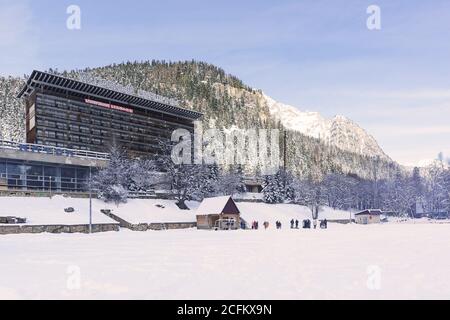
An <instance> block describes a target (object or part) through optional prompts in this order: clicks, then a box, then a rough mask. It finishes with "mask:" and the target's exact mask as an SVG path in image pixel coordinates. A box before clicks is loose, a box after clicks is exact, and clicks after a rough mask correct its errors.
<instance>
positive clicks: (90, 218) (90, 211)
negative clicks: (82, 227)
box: [89, 166, 92, 233]
mask: <svg viewBox="0 0 450 320" xmlns="http://www.w3.org/2000/svg"><path fill="white" fill-rule="evenodd" d="M89 233H92V167H91V166H90V167H89Z"/></svg>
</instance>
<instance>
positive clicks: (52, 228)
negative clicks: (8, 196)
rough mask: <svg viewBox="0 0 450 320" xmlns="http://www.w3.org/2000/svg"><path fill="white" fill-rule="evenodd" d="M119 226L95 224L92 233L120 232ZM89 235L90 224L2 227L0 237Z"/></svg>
mask: <svg viewBox="0 0 450 320" xmlns="http://www.w3.org/2000/svg"><path fill="white" fill-rule="evenodd" d="M119 230H120V228H119V225H118V224H113V223H109V224H93V225H92V232H94V233H97V232H107V231H119ZM44 232H47V233H89V225H88V224H80V225H30V226H27V225H11V226H8V225H0V235H5V234H19V233H44Z"/></svg>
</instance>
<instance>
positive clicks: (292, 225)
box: [291, 219, 294, 229]
mask: <svg viewBox="0 0 450 320" xmlns="http://www.w3.org/2000/svg"><path fill="white" fill-rule="evenodd" d="M291 229H294V219H292V220H291Z"/></svg>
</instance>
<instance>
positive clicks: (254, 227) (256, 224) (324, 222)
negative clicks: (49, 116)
mask: <svg viewBox="0 0 450 320" xmlns="http://www.w3.org/2000/svg"><path fill="white" fill-rule="evenodd" d="M299 223H300V221H298V220H297V219H295V220H294V219H292V220H291V229H298V228H299ZM263 226H264V229H268V228H269V222H268V221H264V223H263ZM275 226H276V228H277V229H281V227H282V223H281V221H278V220H277V221H276V222H275ZM302 227H303V229H311V220H309V219H305V220H303V226H302ZM327 227H328V222H327V219H324V220H321V221H320V229H326V228H327ZM258 228H259V222H258V221H253V222H252V230H258ZM313 228H314V229H316V228H317V220H316V219H314V220H313ZM243 229H245V228H243Z"/></svg>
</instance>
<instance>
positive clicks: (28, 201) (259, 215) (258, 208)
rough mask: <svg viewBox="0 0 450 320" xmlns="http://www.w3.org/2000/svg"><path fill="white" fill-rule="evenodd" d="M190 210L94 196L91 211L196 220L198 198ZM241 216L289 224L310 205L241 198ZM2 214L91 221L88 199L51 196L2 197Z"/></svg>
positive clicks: (169, 203)
mask: <svg viewBox="0 0 450 320" xmlns="http://www.w3.org/2000/svg"><path fill="white" fill-rule="evenodd" d="M187 205H188V206H189V208H191V210H180V209H179V208H178V207H177V206H176V204H175V201H174V200H161V199H129V200H128V202H127V203H126V204H120V205H119V206H117V205H115V204H114V203H104V202H103V201H101V200H97V199H93V201H92V212H93V222H94V223H115V221H114V220H112V219H110V218H108V217H106V216H105V215H104V214H102V213H101V212H100V210H101V209H110V210H112V212H113V213H114V214H116V215H118V216H119V217H121V218H122V219H125V220H126V221H128V222H131V223H134V224H139V223H163V222H195V221H196V209H197V208H198V206H199V203H198V202H195V201H188V202H187ZM237 206H238V207H239V209H240V211H241V214H242V217H243V218H244V219H245V220H246V221H247V222H248V223H249V224H250V223H251V222H252V221H254V220H258V221H260V222H261V224H262V222H263V221H269V222H270V224H272V225H273V224H275V221H276V220H280V221H281V222H282V223H283V224H284V225H288V224H289V221H290V220H291V219H298V220H300V222H301V220H302V219H310V218H311V212H310V211H309V209H308V208H307V207H303V206H298V205H294V204H275V205H271V204H266V203H249V202H245V203H244V202H238V203H237ZM68 207H73V208H74V209H75V212H74V213H66V212H64V208H68ZM0 216H2V217H5V216H18V217H21V218H27V224H29V225H39V224H65V225H71V224H87V223H88V221H89V199H85V198H83V199H79V198H65V197H62V196H54V197H52V198H48V197H0ZM349 217H350V213H349V212H345V211H339V210H333V209H331V208H324V209H323V211H321V212H320V213H319V218H320V219H325V218H327V219H349Z"/></svg>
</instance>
